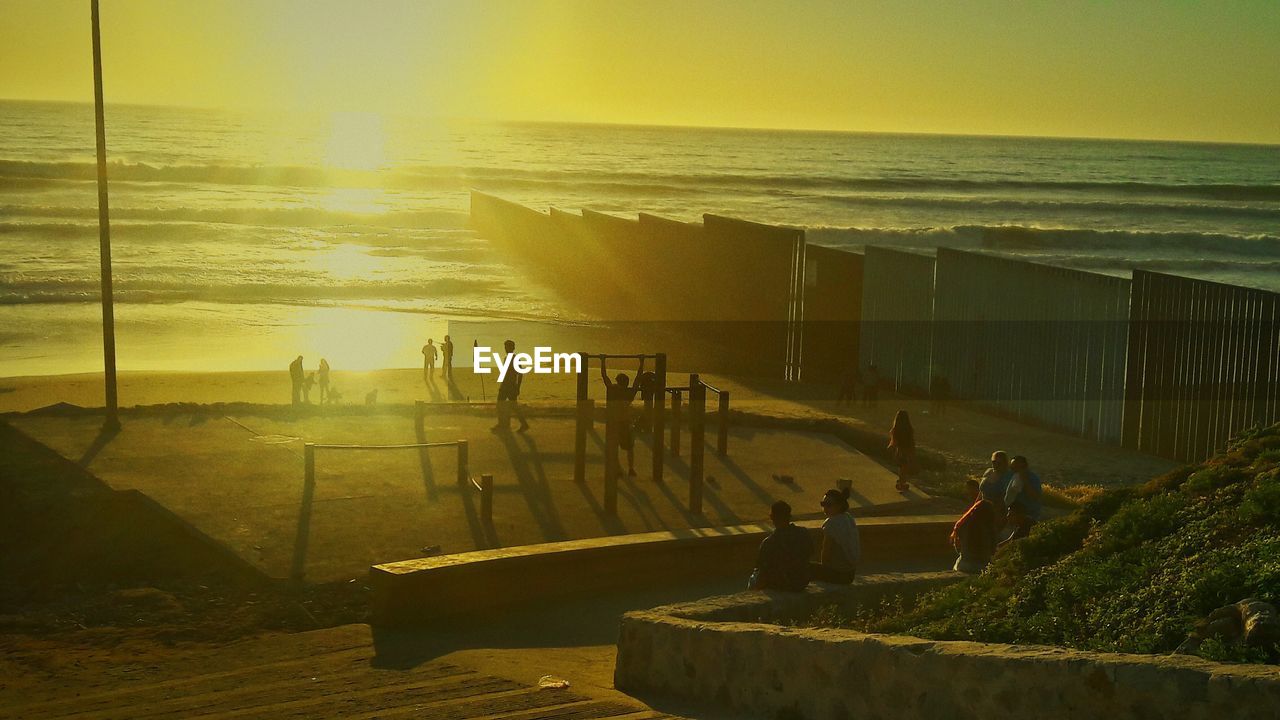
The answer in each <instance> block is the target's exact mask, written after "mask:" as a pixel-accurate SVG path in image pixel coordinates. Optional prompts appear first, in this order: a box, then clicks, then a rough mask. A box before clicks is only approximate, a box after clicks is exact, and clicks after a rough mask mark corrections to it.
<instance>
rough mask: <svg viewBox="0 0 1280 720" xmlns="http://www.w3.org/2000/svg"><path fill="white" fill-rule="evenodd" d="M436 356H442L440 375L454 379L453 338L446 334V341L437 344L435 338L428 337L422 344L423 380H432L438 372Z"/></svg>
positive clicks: (447, 378)
mask: <svg viewBox="0 0 1280 720" xmlns="http://www.w3.org/2000/svg"><path fill="white" fill-rule="evenodd" d="M436 357H439V358H440V361H441V362H440V377H442V378H445V379H446V380H452V379H453V340H452V339H451V338H450V337H449V336H448V335H445V336H444V342H442V343H440V344H439V345H436V342H435V338H427V344H426V345H423V346H422V381H423V382H428V383H429V382H431V380H432V378H434V377H435V373H436Z"/></svg>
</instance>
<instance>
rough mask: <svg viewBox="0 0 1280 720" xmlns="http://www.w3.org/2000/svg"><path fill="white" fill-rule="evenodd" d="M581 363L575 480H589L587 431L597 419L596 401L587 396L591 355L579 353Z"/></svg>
mask: <svg viewBox="0 0 1280 720" xmlns="http://www.w3.org/2000/svg"><path fill="white" fill-rule="evenodd" d="M578 357H579V358H580V360H581V364H580V365H579V366H578V393H577V397H578V408H577V418H576V423H575V425H574V433H573V481H574V482H577V483H583V482H586V481H587V431H588V430H589V429H590V427H591V424H592V422H593V421H594V419H595V412H596V409H595V402H594V401H592V400H590V399H589V398H588V397H587V393H588V384H587V383H588V376H587V373H588V371H589V370H590V365H591V356H590V355H588V354H586V353H578Z"/></svg>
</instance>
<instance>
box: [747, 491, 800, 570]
mask: <svg viewBox="0 0 1280 720" xmlns="http://www.w3.org/2000/svg"><path fill="white" fill-rule="evenodd" d="M769 522H771V523H773V527H774V530H773V532H771V533H769V536H768V537H766V538H765V539H764V542H762V543H760V550H759V552H757V553H756V570H755V572H753V573H751V580H750V582H748V583H747V589H748V590H789V591H791V592H799V591H801V590H804V586H805V585H808V584H809V556H810V555H812V554H813V541H812V540H810V539H809V531H808V530H805V529H804V528H802V527H798V526H796V525H794V524H793V523H792V522H791V505H789V504H788V503H787V501H785V500H779V501H777V502H775V503H774V504H773V506H772V507H770V508H769Z"/></svg>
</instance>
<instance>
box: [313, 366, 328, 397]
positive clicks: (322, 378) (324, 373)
mask: <svg viewBox="0 0 1280 720" xmlns="http://www.w3.org/2000/svg"><path fill="white" fill-rule="evenodd" d="M316 382H317V383H318V384H319V385H320V404H321V405H324V404H325V403H327V402H329V361H328V360H325V359H324V358H320V369H319V370H318V371H316Z"/></svg>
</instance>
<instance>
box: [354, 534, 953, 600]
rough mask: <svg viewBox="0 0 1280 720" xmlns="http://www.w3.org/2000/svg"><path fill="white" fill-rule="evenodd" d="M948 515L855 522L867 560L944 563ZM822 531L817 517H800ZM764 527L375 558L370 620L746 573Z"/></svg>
mask: <svg viewBox="0 0 1280 720" xmlns="http://www.w3.org/2000/svg"><path fill="white" fill-rule="evenodd" d="M954 522H955V517H954V516H952V515H913V516H898V517H870V518H861V519H859V520H858V527H859V529H860V532H861V536H862V549H863V560H864V563H866V564H885V563H888V562H898V563H907V562H921V561H929V560H946V559H947V558H950V557H951V555H952V552H951V548H950V545H949V544H948V542H947V537H948V535H949V534H950V532H951V526H952V525H953V524H954ZM799 524H800V525H801V526H802V527H806V528H808V529H809V530H810V531H811V532H815V533H816V532H817V531H818V530H817V529H818V527H819V526H820V525H821V521H818V520H807V521H802V522H801V523H799ZM768 530H769V529H768V528H767V526H765V525H764V524H753V525H735V526H728V527H717V528H692V529H687V530H673V531H667V532H653V533H641V534H635V535H616V536H609V537H600V538H590V539H585V540H569V541H564V542H554V543H543V544H538V545H524V546H520V547H509V548H499V549H494V550H478V551H475V552H467V553H458V554H455V555H443V556H439V557H430V558H421V559H416V560H405V561H401V562H394V563H386V564H383V565H375V566H373V567H372V568H371V569H370V571H369V582H370V588H371V589H372V590H373V615H374V622H375V623H376V624H381V625H403V624H413V623H421V622H428V621H431V620H435V619H438V618H443V617H448V616H451V615H459V614H466V613H473V612H483V611H491V610H495V609H500V608H504V607H513V606H518V605H524V604H528V603H534V602H540V601H546V600H551V599H554V598H557V597H563V596H566V595H571V594H576V593H581V592H597V591H603V590H620V589H626V588H630V587H647V586H651V585H654V584H657V583H663V582H672V581H681V580H689V579H697V578H708V577H724V576H726V575H731V574H738V575H741V576H742V577H743V580H744V582H745V579H746V577H747V575H748V574H749V573H750V571H751V567H752V566H753V565H754V562H755V553H756V549H757V548H758V547H759V545H760V541H761V540H762V539H763V538H764V536H765V535H766V534H767V533H768Z"/></svg>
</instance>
